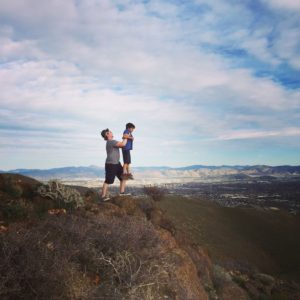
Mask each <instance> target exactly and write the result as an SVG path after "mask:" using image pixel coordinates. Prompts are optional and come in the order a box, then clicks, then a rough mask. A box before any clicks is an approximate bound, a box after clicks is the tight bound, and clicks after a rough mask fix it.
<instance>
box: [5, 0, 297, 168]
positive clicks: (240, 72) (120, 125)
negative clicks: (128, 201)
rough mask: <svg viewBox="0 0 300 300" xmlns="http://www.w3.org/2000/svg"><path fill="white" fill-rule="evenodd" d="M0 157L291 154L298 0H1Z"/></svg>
mask: <svg viewBox="0 0 300 300" xmlns="http://www.w3.org/2000/svg"><path fill="white" fill-rule="evenodd" d="M0 89H1V93H0V169H3V170H6V169H13V168H51V167H60V166H69V165H73V166H79V165H99V166H101V165H103V163H104V160H105V148H104V147H105V143H104V141H103V140H102V139H101V137H100V134H99V132H100V131H101V130H102V129H104V128H107V127H108V128H110V129H111V130H112V131H113V133H114V135H115V138H116V139H120V138H121V134H122V131H123V129H124V125H125V124H126V123H127V122H133V123H135V125H136V131H135V132H134V135H135V143H134V151H133V153H132V156H133V165H135V166H153V165H156V166H157V165H168V166H185V165H191V164H205V165H222V164H232V165H235V164H248V165H251V164H270V165H282V164H291V165H300V2H299V1H295V0H285V1H281V0H251V1H250V0H249V1H247V0H244V1H238V0H227V1H226V0H194V1H126V0H122V1H118V0H114V1H113V0H112V1H108V0H103V1H102V0H101V1H97V0H90V1H80V0H65V1H58V0H53V1H35V0H24V1H17V0H16V1H15V0H2V1H1V2H0Z"/></svg>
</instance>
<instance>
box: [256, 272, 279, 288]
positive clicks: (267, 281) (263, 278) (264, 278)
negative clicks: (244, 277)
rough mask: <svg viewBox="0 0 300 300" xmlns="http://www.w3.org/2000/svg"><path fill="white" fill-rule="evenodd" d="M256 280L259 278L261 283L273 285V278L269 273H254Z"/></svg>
mask: <svg viewBox="0 0 300 300" xmlns="http://www.w3.org/2000/svg"><path fill="white" fill-rule="evenodd" d="M254 278H255V279H256V280H259V281H260V282H261V283H262V284H265V285H274V284H275V279H274V277H272V276H271V275H268V274H264V273H257V274H255V275H254Z"/></svg>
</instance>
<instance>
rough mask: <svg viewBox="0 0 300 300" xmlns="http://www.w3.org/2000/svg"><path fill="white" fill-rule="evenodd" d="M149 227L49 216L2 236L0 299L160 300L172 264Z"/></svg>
mask: <svg viewBox="0 0 300 300" xmlns="http://www.w3.org/2000/svg"><path fill="white" fill-rule="evenodd" d="M160 246H161V245H160V241H159V239H158V237H157V235H156V232H155V230H154V228H153V226H152V225H151V223H149V222H146V221H143V220H141V219H138V218H135V217H132V216H131V217H128V216H123V217H118V218H112V217H106V216H105V215H98V216H95V217H94V218H92V217H91V216H89V218H85V217H84V216H74V215H73V216H71V215H66V216H49V217H47V218H46V219H45V220H43V221H41V222H39V223H38V225H37V226H35V227H31V228H20V226H19V225H18V226H17V225H12V226H10V231H9V232H8V233H6V234H2V235H1V237H0V249H1V250H0V298H1V299H14V300H15V299H16V300H17V299H161V298H162V290H163V289H164V288H165V285H166V274H167V269H168V265H167V263H166V260H164V258H163V257H160Z"/></svg>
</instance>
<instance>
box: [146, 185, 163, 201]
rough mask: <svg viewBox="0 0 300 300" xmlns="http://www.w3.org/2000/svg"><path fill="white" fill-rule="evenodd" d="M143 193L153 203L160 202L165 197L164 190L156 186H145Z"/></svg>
mask: <svg viewBox="0 0 300 300" xmlns="http://www.w3.org/2000/svg"><path fill="white" fill-rule="evenodd" d="M143 191H144V193H145V194H146V195H147V196H149V197H151V198H152V199H153V200H154V201H161V200H162V199H163V198H164V196H165V195H166V190H165V189H163V188H160V187H158V186H145V187H144V189H143Z"/></svg>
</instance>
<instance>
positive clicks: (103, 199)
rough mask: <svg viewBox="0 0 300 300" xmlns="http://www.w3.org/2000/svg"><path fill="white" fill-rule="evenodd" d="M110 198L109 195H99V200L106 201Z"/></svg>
mask: <svg viewBox="0 0 300 300" xmlns="http://www.w3.org/2000/svg"><path fill="white" fill-rule="evenodd" d="M108 200H110V197H108V196H106V197H101V201H102V202H104V201H108Z"/></svg>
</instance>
